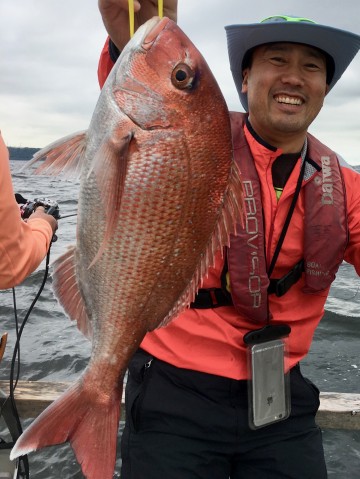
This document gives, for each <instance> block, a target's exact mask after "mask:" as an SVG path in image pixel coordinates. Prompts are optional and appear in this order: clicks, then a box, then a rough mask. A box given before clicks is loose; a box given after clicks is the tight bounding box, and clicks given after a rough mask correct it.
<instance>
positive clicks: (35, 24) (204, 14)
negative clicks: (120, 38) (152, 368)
mask: <svg viewBox="0 0 360 479" xmlns="http://www.w3.org/2000/svg"><path fill="white" fill-rule="evenodd" d="M178 1H179V16H178V21H179V25H180V26H181V28H182V29H183V30H184V31H185V33H186V34H187V35H188V36H189V37H190V38H191V39H192V41H193V42H194V44H195V45H196V46H197V47H198V49H199V50H200V51H201V53H202V54H203V55H204V57H205V59H206V60H207V62H208V63H209V65H210V68H211V69H212V71H213V73H214V75H215V77H216V78H217V80H218V82H219V85H220V87H221V89H222V91H223V94H224V96H225V98H226V101H227V103H228V106H229V108H230V109H233V110H241V105H240V103H239V100H238V97H237V93H236V89H235V86H234V84H233V81H232V76H231V73H230V71H229V63H228V56H227V50H226V36H225V30H224V26H225V25H227V24H233V23H255V22H257V21H259V20H260V19H261V18H265V17H266V16H269V15H273V14H278V13H285V14H295V15H302V16H305V17H307V16H310V17H311V18H313V19H314V20H315V21H317V22H319V23H324V24H329V25H333V26H336V27H339V28H343V29H345V30H350V31H353V32H354V33H358V34H360V29H359V26H358V19H359V18H360V2H357V1H354V2H347V3H346V9H345V8H344V9H341V8H340V7H339V3H338V1H337V0H336V1H335V0H326V1H325V0H319V1H318V2H315V3H314V2H313V1H312V0H303V1H302V2H301V4H299V2H298V1H297V0H278V1H277V2H276V7H274V6H273V2H268V0H253V1H252V2H250V3H249V4H247V5H246V6H242V4H241V2H239V0H223V1H219V0H207V1H206V2H200V1H193V0H178ZM0 16H1V19H2V20H3V21H2V28H1V31H0V71H1V76H0V129H1V130H2V133H3V136H4V138H5V141H6V143H7V144H8V145H11V146H20V145H21V146H35V147H41V146H45V145H46V144H48V143H50V142H51V141H53V140H55V139H57V138H60V137H61V136H64V135H67V134H68V133H71V132H73V131H78V130H82V129H86V128H87V126H88V124H89V122H90V119H91V115H92V112H93V110H94V107H95V104H96V101H97V98H98V95H99V87H98V83H97V63H98V59H99V55H100V52H101V49H102V46H103V43H104V40H105V38H106V32H105V29H104V27H103V24H102V20H101V16H100V13H99V11H98V7H97V0H76V1H73V0H62V1H61V2H59V0H56V1H55V0H16V1H14V0H1V4H0ZM359 78H360V59H359V58H356V59H355V60H354V61H353V63H352V65H351V67H350V68H349V69H348V71H347V72H345V74H344V76H343V78H342V79H341V80H340V82H339V84H338V85H336V87H335V89H334V91H332V92H330V94H329V96H328V98H327V99H326V106H325V107H324V109H323V111H322V112H321V114H320V115H319V117H318V119H317V120H316V121H315V123H314V125H313V126H312V128H311V131H312V132H313V133H315V134H316V135H318V137H319V139H320V140H322V141H325V142H327V144H328V145H329V146H331V147H333V148H334V149H335V150H336V151H339V153H341V154H342V155H343V156H344V157H345V158H346V159H347V161H349V162H351V163H353V164H359V163H360V160H359V159H358V155H357V152H358V151H360V138H359V137H360V135H359V131H360V87H359Z"/></svg>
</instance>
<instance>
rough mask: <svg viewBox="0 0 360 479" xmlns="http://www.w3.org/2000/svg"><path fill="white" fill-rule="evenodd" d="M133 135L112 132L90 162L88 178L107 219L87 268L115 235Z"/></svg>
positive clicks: (97, 258)
mask: <svg viewBox="0 0 360 479" xmlns="http://www.w3.org/2000/svg"><path fill="white" fill-rule="evenodd" d="M133 136H134V135H133V133H132V132H127V133H126V134H125V135H124V132H123V131H121V130H120V131H119V132H115V134H112V135H111V138H108V139H107V140H106V141H104V143H103V144H102V146H101V148H100V149H99V151H98V153H97V154H96V156H95V158H94V160H93V165H92V168H91V170H90V173H89V175H90V174H91V173H94V174H95V177H96V182H97V185H98V189H99V191H100V198H101V201H102V204H103V207H104V213H105V217H106V230H105V234H104V238H103V241H102V243H101V245H100V248H99V251H98V252H97V254H96V256H95V258H94V259H93V260H92V262H91V264H90V266H89V268H91V267H92V266H93V265H94V264H95V263H96V262H97V261H98V260H99V258H100V257H101V255H102V254H103V252H104V250H105V248H106V246H107V245H108V243H109V240H110V238H111V237H112V235H113V233H114V230H115V227H116V221H117V219H118V217H119V212H120V205H121V198H122V194H123V190H124V183H125V177H126V172H127V167H128V157H129V155H128V153H129V146H130V142H131V140H132V138H133Z"/></svg>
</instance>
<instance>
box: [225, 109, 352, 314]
mask: <svg viewBox="0 0 360 479" xmlns="http://www.w3.org/2000/svg"><path fill="white" fill-rule="evenodd" d="M231 117H232V118H231V119H232V134H233V143H234V144H233V146H234V159H235V161H236V162H237V163H238V165H239V167H240V170H241V173H242V180H243V185H244V196H245V204H246V217H245V227H244V228H242V227H241V226H240V225H239V226H238V228H237V231H238V233H237V235H236V236H234V235H232V236H231V238H230V247H229V248H228V250H227V264H228V270H229V274H230V284H231V298H232V302H233V305H234V306H235V308H236V309H237V311H238V312H239V313H240V314H242V315H245V316H247V317H248V318H250V319H252V320H253V321H255V322H258V323H263V322H264V321H266V320H267V319H268V287H269V283H270V280H269V277H268V274H267V270H266V260H265V238H264V220H263V211H262V204H261V189H260V188H261V187H260V180H259V177H258V174H257V171H256V167H255V164H254V160H253V157H252V155H251V151H250V148H249V146H248V144H247V141H246V138H245V134H244V122H245V118H246V117H245V115H244V114H242V113H231ZM307 140H308V154H307V157H306V159H305V161H306V162H307V164H306V165H305V172H304V181H307V180H309V179H311V180H310V181H307V182H306V184H305V186H304V187H303V188H304V194H305V199H304V202H305V218H304V261H303V264H304V274H305V285H304V288H303V292H304V293H308V294H312V293H317V292H320V291H322V290H325V289H326V288H328V287H329V286H330V285H331V283H332V282H333V281H334V279H335V274H336V272H337V270H338V268H339V266H340V264H341V263H342V261H343V257H344V251H345V248H346V245H347V242H348V224H347V212H346V194H345V186H344V181H343V176H342V173H341V168H340V164H339V160H338V158H337V156H336V154H335V153H334V152H333V151H332V150H330V149H329V148H327V147H326V146H325V145H323V144H322V143H321V142H319V141H318V140H317V139H316V138H314V137H313V136H312V135H310V134H309V135H308V137H307ZM330 232H331V241H329V237H330Z"/></svg>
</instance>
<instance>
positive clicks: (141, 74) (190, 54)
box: [112, 17, 228, 130]
mask: <svg viewBox="0 0 360 479" xmlns="http://www.w3.org/2000/svg"><path fill="white" fill-rule="evenodd" d="M114 68H116V71H115V74H114V77H113V81H112V91H113V97H114V99H115V102H116V103H117V106H118V107H119V108H120V110H121V111H122V113H124V114H125V115H126V116H127V117H128V118H130V120H131V121H132V122H134V123H135V124H136V125H137V126H139V127H140V128H141V129H143V130H153V129H160V128H162V129H166V128H174V129H177V130H179V129H184V128H185V129H186V128H187V127H188V130H191V129H193V128H194V121H195V119H196V122H197V124H199V123H201V122H205V123H206V124H208V125H210V126H211V123H212V122H215V119H216V118H217V120H216V121H218V119H219V111H220V112H221V109H223V112H224V114H225V115H228V111H227V107H226V104H225V100H224V98H223V96H222V93H221V91H220V88H219V86H218V84H217V82H216V80H215V78H214V76H213V74H212V72H211V70H210V68H209V66H208V65H207V63H206V61H205V59H204V58H203V56H202V55H201V53H200V52H199V51H198V49H197V48H196V47H195V46H194V44H193V43H192V42H191V40H190V39H189V38H188V37H187V36H186V35H185V33H184V32H183V31H182V30H181V29H180V28H179V27H178V26H177V24H176V23H175V22H173V21H172V20H170V19H168V18H162V19H160V18H159V17H154V18H152V19H150V20H149V21H148V22H146V23H145V24H144V25H142V26H141V27H140V28H139V29H138V30H137V32H136V33H135V35H134V36H133V38H132V39H131V40H130V41H129V43H128V44H127V45H126V47H125V49H124V50H123V52H122V54H121V56H120V58H119V60H118V63H117V64H116V65H115V67H114ZM194 112H196V115H195V117H194Z"/></svg>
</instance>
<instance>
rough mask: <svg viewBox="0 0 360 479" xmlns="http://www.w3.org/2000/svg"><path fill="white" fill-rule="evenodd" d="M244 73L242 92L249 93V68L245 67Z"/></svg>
mask: <svg viewBox="0 0 360 479" xmlns="http://www.w3.org/2000/svg"><path fill="white" fill-rule="evenodd" d="M242 75H243V81H242V87H241V93H247V85H248V76H249V69H248V68H245V70H244V71H243V73H242Z"/></svg>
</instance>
